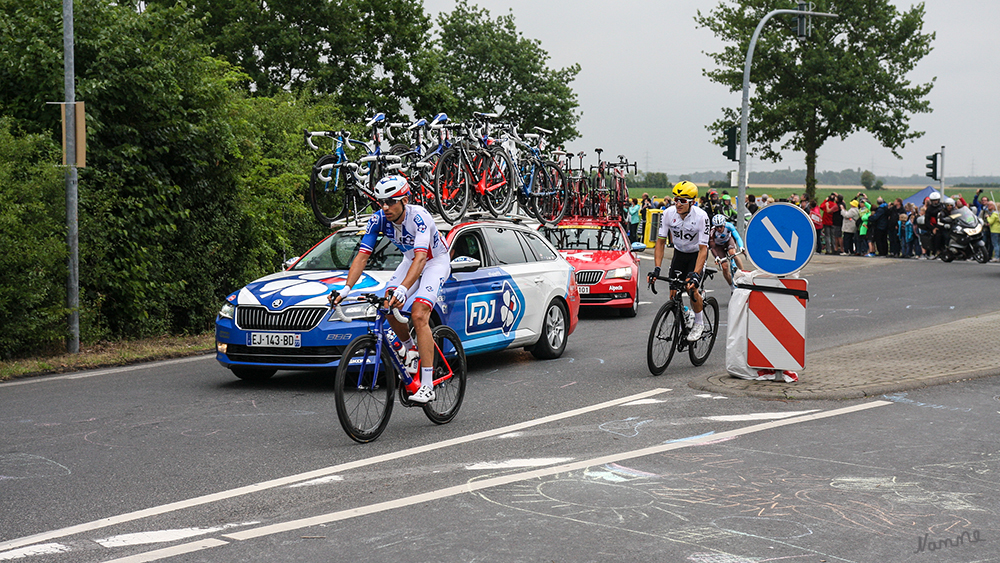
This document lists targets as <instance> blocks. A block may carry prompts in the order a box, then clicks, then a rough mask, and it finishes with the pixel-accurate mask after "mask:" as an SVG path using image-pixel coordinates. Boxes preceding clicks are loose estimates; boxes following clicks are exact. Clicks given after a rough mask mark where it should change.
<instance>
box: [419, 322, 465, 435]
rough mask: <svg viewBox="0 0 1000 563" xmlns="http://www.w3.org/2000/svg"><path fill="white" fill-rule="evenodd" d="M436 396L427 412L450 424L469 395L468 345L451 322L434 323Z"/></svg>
mask: <svg viewBox="0 0 1000 563" xmlns="http://www.w3.org/2000/svg"><path fill="white" fill-rule="evenodd" d="M433 334H434V400H433V401H431V402H429V403H427V404H425V405H424V414H426V415H427V418H429V419H431V422H433V423H434V424H447V423H449V422H451V419H453V418H455V415H456V414H458V409H460V408H462V399H463V398H464V397H465V378H466V373H465V349H464V348H463V347H462V341H461V340H459V338H458V333H456V332H455V330H454V329H452V328H451V327H449V326H445V325H440V326H436V327H434V330H433Z"/></svg>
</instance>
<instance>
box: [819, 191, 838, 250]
mask: <svg viewBox="0 0 1000 563" xmlns="http://www.w3.org/2000/svg"><path fill="white" fill-rule="evenodd" d="M819 209H820V211H822V212H823V250H824V251H825V252H826V253H827V254H833V253H834V248H835V246H834V242H835V240H834V234H833V214H834V212H837V213H840V206H839V205H837V194H830V196H829V197H827V198H826V201H824V202H823V204H822V205H820V206H819Z"/></svg>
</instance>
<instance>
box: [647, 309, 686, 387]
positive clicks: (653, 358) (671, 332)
mask: <svg viewBox="0 0 1000 563" xmlns="http://www.w3.org/2000/svg"><path fill="white" fill-rule="evenodd" d="M680 316H681V315H680V314H679V312H678V310H677V307H676V306H675V303H674V302H673V301H667V302H666V303H664V304H663V306H662V307H660V310H659V311H657V312H656V318H654V319H653V326H652V327H650V329H649V342H647V344H646V364H647V365H648V366H649V371H650V373H652V374H653V375H660V374H661V373H663V372H664V371H665V370H666V369H667V366H668V365H670V360H671V359H673V357H674V352H675V351H676V350H677V339H678V338H680V337H681V330H680V329H681V326H680V322H681V319H680Z"/></svg>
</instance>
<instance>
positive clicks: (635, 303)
mask: <svg viewBox="0 0 1000 563" xmlns="http://www.w3.org/2000/svg"><path fill="white" fill-rule="evenodd" d="M618 314H619V315H621V316H623V317H625V318H629V319H631V318H633V317H635V316H636V315H638V314H639V292H638V291H637V292H636V293H635V297H634V298H633V299H632V306H631V307H628V308H627V309H618Z"/></svg>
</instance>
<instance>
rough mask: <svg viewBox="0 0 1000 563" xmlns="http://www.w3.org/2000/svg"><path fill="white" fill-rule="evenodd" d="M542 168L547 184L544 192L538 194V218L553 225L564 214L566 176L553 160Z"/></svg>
mask: <svg viewBox="0 0 1000 563" xmlns="http://www.w3.org/2000/svg"><path fill="white" fill-rule="evenodd" d="M544 170H545V177H546V178H547V179H548V185H547V186H546V188H545V191H544V192H542V193H540V194H538V201H537V202H536V205H537V209H538V220H539V221H541V222H542V223H545V224H547V225H555V224H556V223H558V222H559V221H561V220H562V218H563V216H565V215H566V203H567V197H566V176H565V175H564V174H563V171H562V169H560V168H559V166H558V165H557V164H556V163H554V162H546V163H545V164H544Z"/></svg>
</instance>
